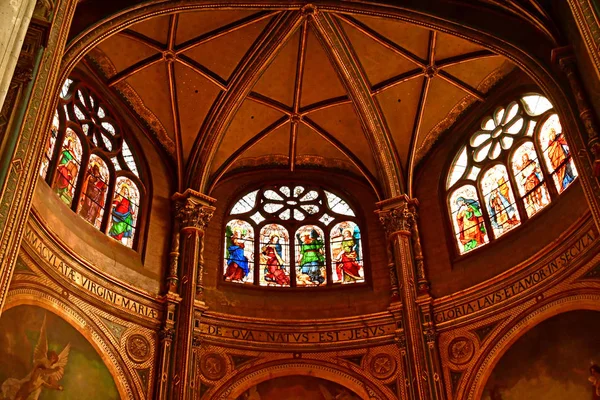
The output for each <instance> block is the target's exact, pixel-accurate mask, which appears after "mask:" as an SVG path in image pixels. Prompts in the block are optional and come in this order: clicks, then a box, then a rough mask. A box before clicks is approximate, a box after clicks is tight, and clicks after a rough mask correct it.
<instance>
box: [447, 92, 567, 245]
mask: <svg viewBox="0 0 600 400" xmlns="http://www.w3.org/2000/svg"><path fill="white" fill-rule="evenodd" d="M576 177H577V170H576V169H575V165H574V163H573V159H572V154H571V152H570V150H569V146H568V144H567V142H566V140H565V138H564V134H563V130H562V127H561V124H560V121H559V118H558V115H557V114H556V112H555V111H554V107H553V105H552V103H550V101H548V99H547V98H545V97H544V96H541V95H539V94H526V95H523V96H521V97H519V98H517V99H516V100H513V101H511V102H509V103H508V104H507V105H504V106H501V107H497V108H496V109H495V110H494V112H493V113H492V114H491V115H488V116H486V117H485V118H484V119H483V120H482V122H481V128H480V129H479V130H477V131H476V132H475V133H473V134H472V135H471V136H470V138H469V139H468V141H467V143H466V144H465V145H464V146H462V147H461V148H460V150H459V151H458V153H457V155H456V156H455V159H454V161H453V163H452V165H451V167H450V171H449V174H448V176H447V180H446V191H447V201H448V203H447V206H448V212H449V216H450V220H451V223H452V227H453V230H454V236H455V239H456V241H455V243H456V245H457V248H458V251H459V253H460V254H464V253H467V252H469V251H471V250H474V249H476V248H479V247H481V246H484V245H485V244H487V243H489V242H490V241H492V240H494V239H497V238H499V237H501V236H502V235H504V234H505V233H507V232H509V231H511V230H512V229H514V228H516V227H518V226H519V225H521V224H522V223H523V222H525V221H526V220H527V219H529V218H531V217H533V216H534V215H535V214H537V213H538V212H539V211H541V210H542V209H544V208H545V207H546V206H547V205H548V204H550V202H551V201H552V200H555V199H556V198H557V197H558V195H560V194H561V193H562V192H563V191H564V190H565V189H566V188H567V187H568V186H569V185H570V184H571V183H572V182H573V181H574V180H575V178H576ZM549 182H550V183H549Z"/></svg>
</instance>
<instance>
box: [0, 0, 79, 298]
mask: <svg viewBox="0 0 600 400" xmlns="http://www.w3.org/2000/svg"><path fill="white" fill-rule="evenodd" d="M42 3H43V4H41V5H40V4H38V6H39V7H40V10H41V11H42V12H41V14H40V17H42V18H47V20H42V21H41V23H42V24H41V25H37V24H33V23H32V24H31V25H30V27H29V31H28V35H29V33H33V32H34V30H37V31H38V32H39V33H41V34H42V36H41V40H38V41H37V42H36V43H37V44H32V46H33V47H31V46H29V45H26V46H23V51H22V52H21V53H22V54H23V53H24V52H25V53H29V54H30V55H32V54H35V59H36V60H38V59H39V61H36V65H35V66H36V68H37V72H36V73H34V74H33V76H31V71H33V66H32V67H31V69H30V70H28V69H27V68H25V69H21V70H20V71H21V72H25V75H27V73H28V72H27V71H30V72H29V74H30V77H29V78H30V79H32V83H31V86H30V87H29V89H28V92H27V95H26V96H23V97H22V98H21V100H20V101H19V102H16V103H14V106H13V108H18V110H19V111H18V114H19V116H18V118H13V116H14V115H15V113H14V110H13V111H12V112H10V113H9V112H3V113H4V114H5V115H9V116H10V119H11V120H10V121H8V128H9V129H10V135H5V137H4V138H3V139H4V140H3V143H2V157H1V159H0V165H1V166H2V167H1V168H0V186H2V187H1V190H0V260H2V263H1V264H0V310H1V309H2V306H3V305H4V300H5V298H6V293H7V291H8V285H9V283H10V280H11V278H12V272H13V268H14V264H15V261H16V258H17V254H18V251H19V248H20V245H21V239H22V236H23V230H24V229H23V227H24V225H25V223H26V221H27V218H28V216H29V209H30V206H31V198H32V196H33V190H34V188H35V184H36V182H37V180H38V174H39V166H40V162H41V157H42V152H43V148H44V144H45V141H46V140H47V137H48V135H49V132H48V130H47V127H48V126H49V123H50V120H51V118H52V115H53V114H54V108H55V106H56V102H57V101H58V97H57V95H58V92H59V87H60V85H61V84H62V82H58V80H57V78H56V77H57V75H58V72H59V69H60V65H61V61H62V55H63V53H64V49H65V44H66V42H67V37H68V32H69V27H70V25H71V20H72V18H73V14H74V12H75V7H76V5H77V0H56V1H55V3H51V2H49V1H42ZM28 35H26V36H25V40H27V37H28ZM42 49H43V52H42ZM38 54H39V56H38ZM38 57H39V58H38ZM16 78H19V79H21V78H23V74H21V73H19V74H18V76H17V77H16ZM20 92H21V93H23V91H22V90H21V91H20ZM5 105H6V102H5Z"/></svg>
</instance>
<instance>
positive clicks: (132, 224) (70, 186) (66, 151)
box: [40, 79, 145, 248]
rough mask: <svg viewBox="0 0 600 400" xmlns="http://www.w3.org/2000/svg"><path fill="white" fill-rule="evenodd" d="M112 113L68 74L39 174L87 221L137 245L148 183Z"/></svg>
mask: <svg viewBox="0 0 600 400" xmlns="http://www.w3.org/2000/svg"><path fill="white" fill-rule="evenodd" d="M113 115H114V114H113V113H112V112H111V111H109V107H108V106H107V104H106V103H105V102H104V101H103V100H101V99H100V98H99V97H98V96H97V95H96V94H95V93H94V92H93V91H92V89H91V88H90V87H88V86H87V85H85V84H84V83H83V82H78V81H75V80H72V79H67V81H66V82H65V83H64V84H63V87H62V89H61V92H60V96H59V101H58V106H57V109H56V112H55V114H54V118H53V120H52V128H51V132H50V137H49V138H48V141H47V143H46V148H45V151H44V156H43V158H42V165H41V168H40V176H41V177H42V178H43V179H45V180H46V182H47V183H48V184H49V185H50V186H51V187H52V189H53V191H54V192H55V193H56V194H57V196H58V197H59V198H60V199H61V200H62V202H64V203H65V204H66V205H67V206H68V207H70V208H71V209H72V210H73V211H74V212H76V213H77V214H79V216H80V217H82V218H83V219H84V220H85V221H87V222H88V223H90V224H91V225H93V226H94V227H96V228H97V229H99V230H101V231H102V232H105V233H106V234H107V235H108V236H110V237H111V238H113V239H115V240H117V241H119V242H120V243H122V244H123V245H125V246H127V247H132V248H133V247H135V243H136V239H137V226H138V218H139V216H140V205H141V201H142V197H143V195H144V192H145V188H144V185H143V183H142V181H141V180H140V174H139V169H138V166H137V163H136V159H135V156H134V154H133V152H132V151H131V148H130V146H129V144H128V143H127V141H126V139H125V138H124V135H123V131H122V129H121V127H120V125H119V123H118V122H117V120H116V119H115V118H114V116H113Z"/></svg>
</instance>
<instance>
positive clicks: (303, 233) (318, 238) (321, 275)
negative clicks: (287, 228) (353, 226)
mask: <svg viewBox="0 0 600 400" xmlns="http://www.w3.org/2000/svg"><path fill="white" fill-rule="evenodd" d="M324 237H325V235H324V234H323V231H322V230H321V228H319V227H318V226H316V225H304V226H302V227H300V228H299V229H298V230H297V231H296V285H297V286H309V287H310V286H320V285H322V284H323V283H325V281H326V278H327V271H326V268H325V241H324Z"/></svg>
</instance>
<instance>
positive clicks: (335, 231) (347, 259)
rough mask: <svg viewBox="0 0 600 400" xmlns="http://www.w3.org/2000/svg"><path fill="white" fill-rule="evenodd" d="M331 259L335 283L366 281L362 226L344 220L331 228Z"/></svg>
mask: <svg viewBox="0 0 600 400" xmlns="http://www.w3.org/2000/svg"><path fill="white" fill-rule="evenodd" d="M330 235H331V239H330V243H331V244H330V246H331V260H332V262H333V263H334V265H335V268H332V274H333V278H332V279H333V282H334V283H344V284H346V283H359V282H364V281H365V272H364V270H363V265H362V264H363V258H362V248H361V242H360V228H359V227H358V225H357V224H355V223H354V222H352V221H343V222H340V223H339V224H336V225H335V226H334V227H333V228H331V234H330Z"/></svg>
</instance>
